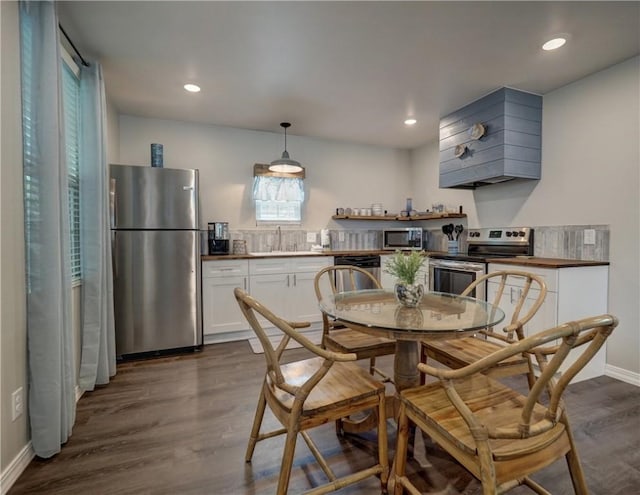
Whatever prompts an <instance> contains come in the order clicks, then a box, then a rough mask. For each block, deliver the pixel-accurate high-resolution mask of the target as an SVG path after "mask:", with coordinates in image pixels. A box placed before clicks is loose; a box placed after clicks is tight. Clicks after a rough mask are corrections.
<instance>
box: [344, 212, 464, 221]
mask: <svg viewBox="0 0 640 495" xmlns="http://www.w3.org/2000/svg"><path fill="white" fill-rule="evenodd" d="M466 217H467V215H466V214H464V213H428V214H426V215H414V216H412V217H401V216H400V215H384V216H362V215H333V216H332V217H331V218H333V219H334V220H376V221H394V222H395V221H400V222H411V221H414V220H440V219H444V218H466Z"/></svg>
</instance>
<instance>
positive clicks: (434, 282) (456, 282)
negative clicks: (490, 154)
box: [429, 258, 487, 301]
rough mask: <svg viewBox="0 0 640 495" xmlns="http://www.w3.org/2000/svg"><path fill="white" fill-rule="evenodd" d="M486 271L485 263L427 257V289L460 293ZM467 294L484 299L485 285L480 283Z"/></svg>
mask: <svg viewBox="0 0 640 495" xmlns="http://www.w3.org/2000/svg"><path fill="white" fill-rule="evenodd" d="M486 271H487V265H486V263H476V262H469V261H454V260H440V259H434V258H429V289H430V290H432V291H436V292H449V293H450V294H462V291H464V290H465V289H466V288H467V286H468V285H469V284H470V283H471V282H474V281H475V280H476V279H477V278H479V277H481V276H482V275H484V274H485V273H486ZM469 295H470V296H471V297H475V298H476V299H480V300H482V301H486V287H485V286H484V285H480V286H478V287H476V289H475V290H474V291H473V292H472V293H471V294H469Z"/></svg>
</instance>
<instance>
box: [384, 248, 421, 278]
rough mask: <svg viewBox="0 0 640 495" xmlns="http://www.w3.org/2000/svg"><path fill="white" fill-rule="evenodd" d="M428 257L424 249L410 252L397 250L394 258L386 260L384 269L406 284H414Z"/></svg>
mask: <svg viewBox="0 0 640 495" xmlns="http://www.w3.org/2000/svg"><path fill="white" fill-rule="evenodd" d="M426 259H427V258H426V255H425V253H424V252H423V251H411V253H409V254H404V253H403V252H402V251H396V252H395V254H394V256H393V258H391V259H389V260H388V261H387V262H386V264H385V267H384V271H385V272H386V273H388V274H389V275H392V276H394V277H396V278H397V279H398V280H399V281H400V282H402V283H404V284H407V285H413V284H414V283H415V281H416V276H417V275H418V272H419V271H420V268H422V265H423V264H424V262H425V260H426Z"/></svg>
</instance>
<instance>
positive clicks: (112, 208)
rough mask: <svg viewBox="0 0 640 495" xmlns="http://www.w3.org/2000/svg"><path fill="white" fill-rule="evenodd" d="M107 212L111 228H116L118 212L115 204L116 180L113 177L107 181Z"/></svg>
mask: <svg viewBox="0 0 640 495" xmlns="http://www.w3.org/2000/svg"><path fill="white" fill-rule="evenodd" d="M109 212H110V213H111V228H112V229H114V228H116V227H117V226H118V224H117V222H118V212H117V203H116V179H114V178H113V177H112V178H111V179H110V180H109Z"/></svg>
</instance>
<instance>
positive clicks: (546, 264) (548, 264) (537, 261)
mask: <svg viewBox="0 0 640 495" xmlns="http://www.w3.org/2000/svg"><path fill="white" fill-rule="evenodd" d="M432 252H433V253H435V252H436V251H431V252H429V251H427V252H426V254H427V255H429V254H430V253H432ZM393 253H394V251H387V250H382V249H373V250H363V251H319V252H314V253H311V252H304V253H303V254H300V253H298V254H294V253H287V252H283V253H282V254H277V255H275V254H267V255H260V254H251V253H249V254H225V255H215V256H210V255H203V256H201V260H202V261H214V260H250V259H265V258H284V257H288V256H295V257H296V258H302V257H308V256H375V255H383V254H393ZM487 261H488V262H489V263H502V264H505V265H517V266H535V267H538V268H572V267H580V266H608V265H609V262H608V261H585V260H569V259H561V258H540V257H537V256H530V257H527V256H522V257H520V256H514V257H513V258H489V259H488V260H487Z"/></svg>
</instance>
